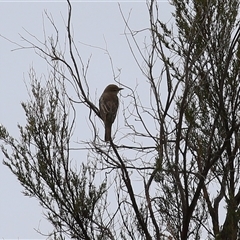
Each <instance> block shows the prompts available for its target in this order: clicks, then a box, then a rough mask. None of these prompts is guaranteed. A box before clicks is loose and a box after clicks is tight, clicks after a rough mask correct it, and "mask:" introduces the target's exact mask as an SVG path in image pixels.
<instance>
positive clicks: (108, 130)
mask: <svg viewBox="0 0 240 240" xmlns="http://www.w3.org/2000/svg"><path fill="white" fill-rule="evenodd" d="M110 140H111V126H105V142H109V141H110Z"/></svg>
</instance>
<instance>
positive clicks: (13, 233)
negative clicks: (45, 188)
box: [0, 1, 170, 239]
mask: <svg viewBox="0 0 240 240" xmlns="http://www.w3.org/2000/svg"><path fill="white" fill-rule="evenodd" d="M159 4H160V14H162V18H163V19H166V20H167V19H168V18H169V16H170V7H169V4H168V2H167V1H161V2H159ZM120 8H121V10H122V11H123V13H124V15H125V16H126V17H127V16H128V15H129V14H130V18H129V23H130V26H131V27H132V28H133V29H134V30H140V29H146V28H147V27H148V15H147V7H146V3H145V1H118V2H117V1H72V14H73V15H72V17H73V18H72V24H73V29H74V39H75V42H76V43H77V47H78V49H79V51H80V53H81V56H82V57H83V59H84V61H86V62H87V60H88V59H89V57H90V56H91V62H90V68H89V74H88V80H89V85H90V88H91V89H90V92H91V94H92V96H93V99H95V101H96V103H97V101H98V97H99V96H100V94H101V92H102V90H103V88H104V87H105V86H106V85H107V84H109V83H112V82H113V76H112V71H111V64H110V60H109V57H108V55H107V54H106V52H105V51H103V50H101V48H102V49H106V48H107V49H108V52H109V54H110V56H111V58H112V61H113V65H114V70H115V71H116V73H117V72H118V69H121V74H120V77H119V80H120V81H121V82H122V83H123V84H125V85H128V86H130V87H134V86H135V85H136V84H139V85H140V87H139V91H142V92H144V91H145V89H144V86H143V83H142V81H143V76H142V74H141V72H140V71H139V69H138V67H137V65H136V63H135V61H134V59H133V57H132V55H131V52H130V50H129V47H128V44H127V41H126V38H125V36H124V34H123V33H124V27H125V25H124V21H123V18H122V16H121V13H120ZM67 10H68V8H67V4H66V2H65V1H0V22H1V24H0V35H1V36H0V56H1V57H0V109H1V111H0V124H2V125H4V126H5V127H6V128H7V129H8V131H9V132H10V134H11V135H12V136H14V137H16V138H17V136H18V134H19V133H18V128H17V124H20V125H24V122H25V116H24V112H23V109H22V108H21V105H20V103H21V102H24V101H26V100H28V94H27V90H26V85H28V83H29V78H28V73H29V69H30V68H31V67H34V69H35V70H36V72H37V74H39V76H41V74H47V64H46V62H45V61H43V59H41V58H39V56H37V55H36V54H35V52H34V51H33V50H30V49H18V47H17V45H16V44H14V43H13V42H15V43H17V44H20V45H23V46H26V45H25V43H24V42H23V41H22V39H21V36H24V37H26V38H28V39H32V38H31V37H30V35H28V33H27V32H29V33H31V34H32V35H33V36H35V37H36V38H37V39H40V40H43V36H44V31H43V29H45V30H46V33H48V34H50V35H51V34H52V32H51V31H52V29H51V27H50V24H49V22H48V21H47V20H46V16H45V14H44V12H47V13H48V14H50V15H52V17H53V19H54V22H55V24H56V25H57V27H58V30H59V32H60V35H61V36H62V38H61V39H60V42H61V41H62V45H64V34H65V25H64V24H65V23H64V22H66V19H67ZM145 36H147V32H146V31H144V32H143V33H141V34H140V35H139V38H138V39H139V41H140V43H141V44H143V42H144V37H145ZM6 39H9V40H10V41H8V40H6ZM142 46H143V45H142ZM141 84H142V87H141ZM125 94H126V95H127V93H125ZM86 118H87V116H85V117H83V118H82V119H83V122H84V121H85V120H86ZM85 124H86V121H85ZM79 125H80V124H79ZM82 134H83V135H84V134H86V139H87V138H90V137H91V136H90V135H89V134H88V133H87V132H86V133H85V132H83V133H82ZM0 159H1V162H0V239H39V238H46V237H45V236H41V235H40V234H39V233H38V231H37V230H39V231H40V232H43V233H46V234H47V233H48V232H51V230H52V227H51V225H50V224H49V223H48V222H47V220H46V219H45V218H44V215H43V213H44V211H43V209H42V208H41V207H40V205H39V203H38V201H37V200H36V199H33V198H29V197H25V196H24V195H23V194H22V191H23V188H22V186H21V185H20V184H19V183H18V181H17V179H16V177H15V176H14V175H13V174H12V173H11V172H10V171H9V169H8V168H7V167H6V166H4V165H3V164H2V160H3V159H4V156H3V154H2V153H0Z"/></svg>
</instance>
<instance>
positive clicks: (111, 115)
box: [99, 84, 123, 142]
mask: <svg viewBox="0 0 240 240" xmlns="http://www.w3.org/2000/svg"><path fill="white" fill-rule="evenodd" d="M122 89H123V88H120V87H118V86H117V85H115V84H110V85H108V86H107V87H106V88H105V90H104V91H103V93H102V95H101V97H100V98H99V111H100V112H99V113H100V117H101V119H102V120H103V122H104V126H105V137H104V139H105V142H109V141H110V140H111V129H112V124H113V122H114V120H115V118H116V115H117V110H118V105H119V100H118V96H117V94H118V93H119V91H121V90H122Z"/></svg>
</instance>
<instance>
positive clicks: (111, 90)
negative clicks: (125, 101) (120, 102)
mask: <svg viewBox="0 0 240 240" xmlns="http://www.w3.org/2000/svg"><path fill="white" fill-rule="evenodd" d="M122 89H123V88H120V87H118V86H117V85H115V84H110V85H108V86H107V87H106V88H105V90H104V92H109V93H116V94H117V93H118V92H119V91H121V90H122Z"/></svg>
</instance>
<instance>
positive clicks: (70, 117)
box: [0, 0, 240, 240]
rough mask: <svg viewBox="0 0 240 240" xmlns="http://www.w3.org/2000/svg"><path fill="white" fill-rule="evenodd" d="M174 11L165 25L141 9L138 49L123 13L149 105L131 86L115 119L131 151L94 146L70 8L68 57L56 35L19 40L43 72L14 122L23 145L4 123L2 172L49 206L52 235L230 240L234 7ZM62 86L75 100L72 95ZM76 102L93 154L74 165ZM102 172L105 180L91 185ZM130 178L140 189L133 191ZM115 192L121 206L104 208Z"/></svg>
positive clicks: (179, 2) (236, 69)
mask: <svg viewBox="0 0 240 240" xmlns="http://www.w3.org/2000/svg"><path fill="white" fill-rule="evenodd" d="M172 5H173V7H174V14H173V16H174V18H175V25H174V27H172V26H169V25H168V24H166V23H163V22H162V21H161V20H160V18H159V16H158V10H159V9H158V4H157V2H155V1H150V2H147V7H148V12H149V20H150V25H149V29H148V30H147V31H148V32H149V33H150V35H149V36H150V37H149V39H148V40H146V43H145V49H144V50H142V48H141V47H140V45H139V43H138V42H137V38H136V34H137V33H138V32H134V31H133V30H131V27H130V26H129V24H128V20H127V19H126V18H125V17H124V15H122V16H123V20H124V21H125V23H126V39H127V41H128V43H129V46H130V49H131V50H132V49H133V48H132V46H133V45H132V44H135V46H136V47H137V48H136V49H137V50H138V51H139V52H138V53H140V56H141V57H142V58H141V59H140V58H139V57H137V54H138V53H137V52H134V51H133V52H132V54H133V57H135V60H136V63H137V64H138V66H139V67H140V71H142V73H143V74H144V76H145V79H146V81H147V82H148V84H149V89H150V95H149V99H150V100H149V103H148V104H147V103H144V104H143V102H141V99H143V98H141V96H139V95H138V93H137V91H134V90H132V89H129V90H130V91H131V96H130V98H131V101H130V103H129V105H127V106H125V107H124V111H123V115H124V117H125V119H124V120H125V125H126V127H127V135H126V137H125V138H126V139H127V140H128V144H123V143H121V140H119V141H115V140H114V141H110V144H103V142H102V139H101V138H100V137H99V135H98V128H97V124H96V122H97V121H96V118H99V110H98V108H97V107H96V106H95V104H94V103H93V102H92V101H91V98H90V96H89V90H88V89H89V88H88V84H87V79H86V74H85V73H86V70H87V68H88V65H84V64H83V62H82V60H81V57H80V54H79V52H78V51H77V48H76V46H75V43H74V39H73V36H72V33H71V15H72V8H71V4H70V2H69V1H68V6H69V12H68V22H67V28H66V29H67V36H68V49H69V56H70V60H66V59H67V58H66V57H65V55H64V54H63V53H62V52H61V51H60V50H59V49H60V48H59V42H58V37H56V39H55V40H54V39H53V38H49V39H50V40H49V41H45V42H44V43H43V46H44V47H41V46H38V45H35V44H33V43H32V42H30V41H28V40H27V39H25V41H27V42H28V43H29V44H30V46H31V47H33V48H34V49H35V50H36V51H37V53H38V54H39V55H40V56H41V57H43V58H44V59H45V60H46V62H47V63H48V64H49V65H50V67H51V69H52V72H51V73H50V75H49V76H48V77H47V80H46V85H45V86H43V85H41V84H40V82H39V81H38V80H37V78H36V76H35V73H34V71H33V70H32V74H31V79H32V88H31V89H32V90H31V91H32V92H31V96H32V98H31V99H30V101H29V102H28V103H24V104H22V106H23V109H24V111H25V113H26V120H27V124H26V126H24V127H22V126H19V130H20V135H21V137H20V139H19V140H16V139H14V138H13V137H11V136H10V135H9V133H8V131H7V130H6V128H4V127H3V126H1V128H0V137H1V139H2V141H3V143H4V144H6V147H4V145H2V151H3V153H4V154H5V160H4V164H5V165H7V166H8V167H9V168H10V170H11V171H12V172H13V173H14V174H15V175H16V176H17V177H18V180H19V181H20V182H21V184H22V185H23V187H24V189H25V194H26V195H28V196H33V197H36V198H37V199H38V200H39V202H40V203H41V204H42V206H43V207H44V208H45V209H46V211H47V218H48V220H49V221H50V222H51V223H52V224H53V227H54V233H53V234H54V235H53V236H55V237H56V238H57V237H61V238H64V236H69V237H72V238H76V239H117V238H121V239H182V240H184V239H200V238H201V236H204V238H206V239H207V238H208V239H219V240H220V239H221V240H223V239H224V240H226V239H229V240H230V239H231V240H233V239H237V238H239V232H238V227H239V226H238V225H239V221H240V215H239V214H240V212H239V204H240V181H239V174H240V168H239V126H240V119H239V110H240V95H239V91H240V84H239V76H240V75H239V73H240V60H239V59H240V45H239V43H240V38H239V36H240V25H239V20H238V18H237V17H238V12H239V3H238V1H237V0H231V1H230V0H226V1H221V0H212V1H207V0H204V1H203V0H201V1H200V0H192V1H183V0H173V1H172ZM51 23H52V24H53V26H54V27H55V25H54V22H53V21H51ZM56 36H58V31H57V29H56ZM138 56H139V55H138ZM77 57H79V58H80V61H81V63H82V66H81V68H80V67H79V65H78V61H77ZM142 62H143V63H144V64H145V65H144V67H142V66H143V65H142ZM116 79H117V76H115V80H116ZM69 83H70V84H72V85H73V86H74V89H75V90H76V93H77V96H78V98H79V102H78V103H76V102H74V101H73V99H71V98H70V97H69V94H68V91H67V89H68V84H69ZM125 87H126V86H125ZM163 89H164V91H163ZM76 104H81V105H83V106H84V107H85V108H86V109H88V110H89V123H90V124H91V127H92V131H93V133H94V137H93V140H92V141H91V142H87V143H86V144H85V149H88V151H89V155H91V158H89V159H88V162H87V163H85V164H82V166H81V168H80V169H78V168H76V167H74V165H73V164H72V162H71V158H70V155H71V141H70V140H71V136H72V134H73V129H74V125H75V124H77V123H76V115H75V111H76V110H75V105H76ZM152 126H155V128H154V129H153V127H152ZM122 141H124V139H123V140H122ZM129 142H130V143H129ZM149 143H150V145H149ZM9 151H10V152H11V154H9ZM133 153H135V155H134V156H135V157H134V161H130V159H131V156H132V154H133ZM91 159H92V160H91ZM96 159H97V161H95V160H96ZM99 169H100V170H101V171H100V173H99V171H98V170H99ZM99 175H102V176H106V178H105V179H104V180H103V181H101V182H100V183H98V184H97V182H96V181H95V179H96V178H97V176H99ZM113 176H114V177H113ZM112 179H113V180H112ZM139 179H140V182H141V183H142V186H143V188H142V189H141V190H140V191H139V188H137V186H136V184H135V183H134V181H135V180H138V181H139ZM98 182H99V181H98ZM113 188H115V195H116V200H115V201H116V202H117V203H118V204H117V208H116V210H115V211H113V212H111V211H110V210H109V209H108V205H109V199H108V193H109V192H111V191H112V190H113ZM221 205H224V206H225V209H224V212H225V219H224V221H223V223H221V222H220V220H219V214H220V213H221V212H222V211H223V208H222V207H221Z"/></svg>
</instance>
